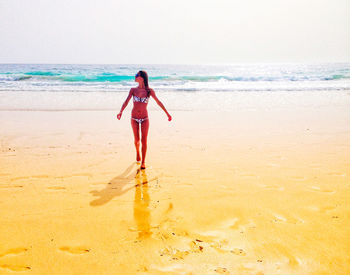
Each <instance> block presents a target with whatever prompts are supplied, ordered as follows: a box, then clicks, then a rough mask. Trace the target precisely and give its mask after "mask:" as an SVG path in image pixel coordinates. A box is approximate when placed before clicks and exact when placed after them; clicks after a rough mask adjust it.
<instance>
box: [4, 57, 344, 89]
mask: <svg viewBox="0 0 350 275" xmlns="http://www.w3.org/2000/svg"><path fill="white" fill-rule="evenodd" d="M138 70H146V71H147V72H148V75H149V83H150V86H151V87H152V88H153V89H155V90H161V91H167V92H177V91H184V92H191V91H195V92H200V91H227V92H229V91H299V90H330V91H331V90H346V89H350V64H349V63H342V64H303V65H302V64H249V65H242V64H236V65H76V64H70V65H64V64H45V65H43V64H0V91H33V92H34V91H47V92H55V91H70V92H74V91H77V92H89V91H94V92H96V91H97V92H120V91H127V90H129V89H130V88H131V87H134V86H135V84H136V83H135V82H134V76H135V74H136V73H137V71H138Z"/></svg>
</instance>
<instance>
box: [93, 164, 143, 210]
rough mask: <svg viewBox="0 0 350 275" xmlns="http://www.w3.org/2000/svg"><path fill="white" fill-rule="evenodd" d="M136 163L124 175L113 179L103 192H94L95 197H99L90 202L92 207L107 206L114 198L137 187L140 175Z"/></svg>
mask: <svg viewBox="0 0 350 275" xmlns="http://www.w3.org/2000/svg"><path fill="white" fill-rule="evenodd" d="M136 167H137V164H136V163H134V162H133V163H132V164H131V165H129V167H128V168H126V169H125V171H124V172H123V173H121V174H120V175H119V176H116V177H115V178H113V179H111V180H110V181H109V182H108V184H107V185H106V187H105V188H104V189H102V190H92V191H90V193H91V194H92V195H93V196H96V197H99V198H98V199H95V200H93V201H91V202H90V205H91V206H100V205H103V204H106V203H107V202H109V201H110V200H112V199H113V198H114V197H117V196H121V195H123V194H124V193H126V192H128V191H130V190H131V189H133V188H134V187H135V178H136V175H137V174H138V173H139V169H136V170H135V168H136Z"/></svg>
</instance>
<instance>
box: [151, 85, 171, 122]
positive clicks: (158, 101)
mask: <svg viewBox="0 0 350 275" xmlns="http://www.w3.org/2000/svg"><path fill="white" fill-rule="evenodd" d="M150 90H151V93H150V94H151V96H152V97H153V98H154V100H155V101H156V102H157V104H158V105H159V106H160V108H162V109H163V111H164V112H165V113H166V114H167V116H168V120H169V121H171V119H172V117H171V115H170V114H169V113H168V111H167V110H166V109H165V107H164V105H163V103H162V102H160V100H159V99H158V97H157V96H156V93H155V92H154V90H153V89H150Z"/></svg>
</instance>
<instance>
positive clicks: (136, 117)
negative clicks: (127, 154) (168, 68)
mask: <svg viewBox="0 0 350 275" xmlns="http://www.w3.org/2000/svg"><path fill="white" fill-rule="evenodd" d="M135 82H137V83H138V84H139V86H138V87H137V88H131V89H130V92H129V95H128V97H127V98H126V100H125V102H124V103H123V105H122V108H121V109H120V112H119V114H118V115H117V118H118V119H119V120H120V118H121V116H122V113H123V111H124V109H125V108H126V106H127V105H128V103H129V100H130V99H131V97H133V101H134V107H133V109H132V111H131V127H132V130H133V132H134V138H135V148H136V161H137V162H139V161H140V160H141V157H140V149H139V147H140V125H141V143H142V162H141V169H145V168H146V166H145V158H146V151H147V135H148V128H149V119H148V113H147V103H148V99H149V98H150V96H152V97H153V98H154V100H155V101H156V102H157V104H158V105H159V106H160V107H161V108H162V109H163V110H164V112H165V113H166V114H167V116H168V120H169V121H171V115H170V114H169V113H168V111H167V110H166V109H165V107H164V105H163V103H162V102H160V101H159V99H158V98H157V97H156V94H155V92H154V90H153V89H151V88H149V87H148V75H147V73H146V72H145V71H139V72H138V73H137V74H136V75H135Z"/></svg>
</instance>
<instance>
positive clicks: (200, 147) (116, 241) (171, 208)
mask: <svg viewBox="0 0 350 275" xmlns="http://www.w3.org/2000/svg"><path fill="white" fill-rule="evenodd" d="M345 96H346V95H344V98H345ZM347 96H348V97H349V95H347ZM347 100H348V99H347ZM347 107H349V105H347V102H345V103H344V105H336V104H333V105H332V104H329V105H322V104H319V105H317V104H315V106H313V107H312V108H309V107H308V108H305V107H303V106H301V107H298V106H296V105H293V106H288V105H283V106H280V107H276V106H275V107H273V108H260V107H257V108H248V109H245V110H244V109H239V108H237V109H234V108H233V109H232V110H231V111H226V112H224V111H218V110H215V111H210V110H208V111H200V110H197V111H175V110H173V111H171V114H172V116H173V118H174V120H173V121H172V122H170V123H169V122H168V121H167V120H166V116H165V115H164V114H163V113H161V112H158V111H152V112H151V114H150V127H151V128H150V133H149V144H148V155H147V161H146V165H147V169H146V170H145V171H140V170H138V165H137V164H136V163H135V161H134V159H135V152H134V148H133V139H132V131H131V128H130V125H129V124H130V121H129V114H128V113H125V114H124V117H123V118H122V120H121V121H117V120H116V117H115V116H116V113H117V112H112V111H67V112H35V111H1V112H0V119H1V125H0V128H1V135H0V137H1V152H0V167H1V170H0V207H1V215H0V236H1V245H0V273H1V274H13V272H14V271H21V274H25V273H26V272H28V273H32V274H346V273H349V272H350V256H349V255H350V230H349V228H350V222H349V221H350V219H349V218H350V203H349V196H350V111H349V110H350V108H347Z"/></svg>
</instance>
